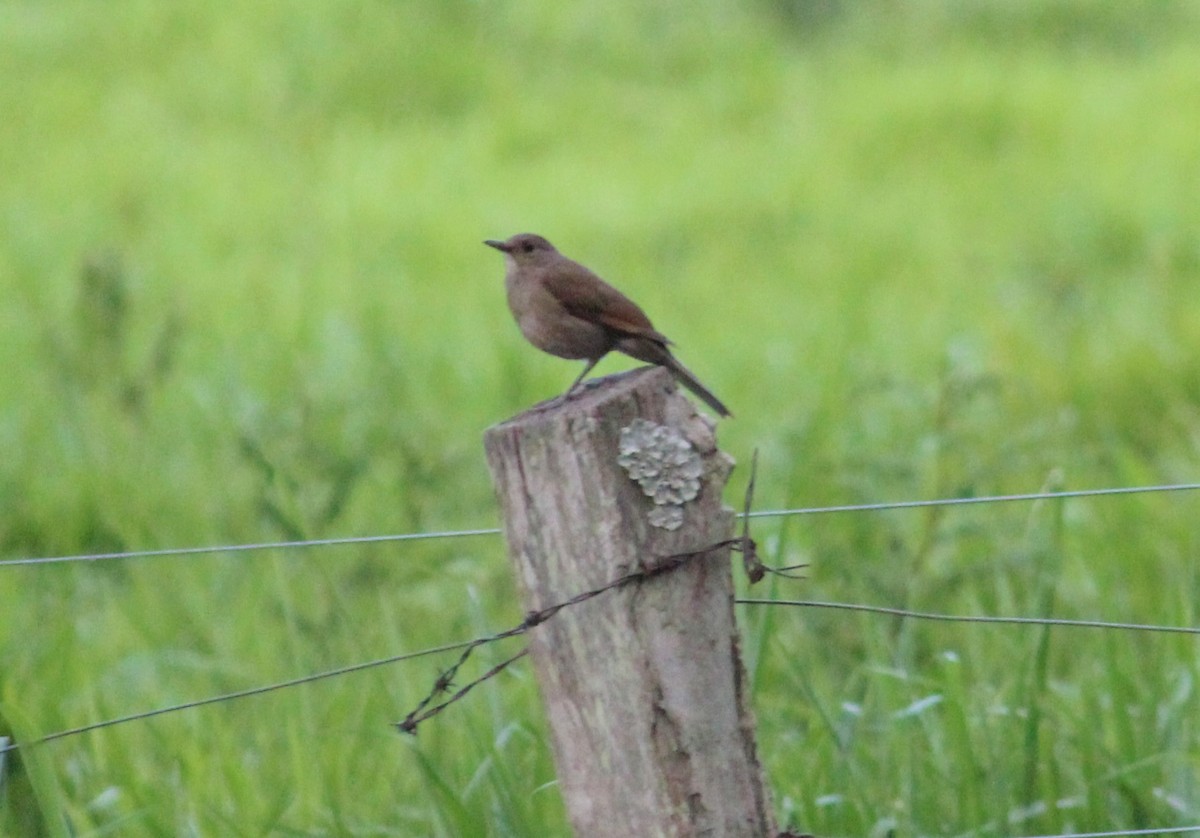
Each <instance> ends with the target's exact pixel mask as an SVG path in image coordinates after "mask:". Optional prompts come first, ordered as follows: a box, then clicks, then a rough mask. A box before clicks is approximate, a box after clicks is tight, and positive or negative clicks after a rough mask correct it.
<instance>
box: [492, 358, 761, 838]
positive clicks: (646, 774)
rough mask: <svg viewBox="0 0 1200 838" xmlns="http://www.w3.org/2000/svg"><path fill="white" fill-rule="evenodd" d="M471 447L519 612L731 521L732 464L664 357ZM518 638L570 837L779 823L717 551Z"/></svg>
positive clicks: (749, 831) (717, 536) (726, 573)
mask: <svg viewBox="0 0 1200 838" xmlns="http://www.w3.org/2000/svg"><path fill="white" fill-rule="evenodd" d="M638 420H641V421H638ZM484 444H485V448H486V449H487V457H488V464H489V466H490V468H491V471H492V478H493V481H494V483H495V486H496V492H497V495H498V496H499V500H500V505H501V508H502V514H503V520H504V531H505V536H506V538H507V540H508V549H509V555H510V558H511V559H512V562H513V565H514V568H515V569H516V572H517V576H518V578H519V582H520V587H521V589H522V595H523V597H524V606H525V609H526V610H527V611H529V612H533V611H538V610H541V609H543V608H546V607H547V606H550V605H554V604H556V603H559V602H562V601H564V600H566V599H569V598H570V597H572V596H574V595H576V594H579V593H582V592H584V591H589V590H593V589H595V588H599V587H601V586H603V585H605V584H606V583H609V582H611V581H612V580H614V579H616V578H618V577H620V576H622V575H624V574H626V573H629V572H630V571H631V570H636V569H638V568H641V567H646V566H654V565H655V563H656V559H657V557H664V556H671V555H675V554H679V553H681V552H685V551H693V550H696V549H698V548H702V547H705V546H706V545H710V544H715V543H717V542H721V541H723V540H725V539H727V538H729V537H730V534H731V532H732V526H733V513H732V511H731V510H729V509H728V508H726V507H724V506H723V505H722V503H721V490H722V488H723V487H724V485H725V480H726V478H727V477H728V475H729V471H730V469H731V461H730V459H729V458H728V457H727V456H726V455H725V454H723V453H721V452H720V451H719V450H718V449H717V447H716V440H715V438H714V435H713V431H712V429H711V427H710V425H709V424H708V422H707V421H706V420H705V419H702V418H701V417H699V416H698V415H697V414H696V412H695V410H694V409H693V408H692V406H691V403H690V402H688V401H687V400H686V399H685V397H684V396H682V395H681V394H680V393H679V392H677V390H676V388H675V385H674V382H673V380H672V378H671V376H670V374H669V373H667V372H666V371H665V370H663V369H659V368H645V369H640V370H634V371H632V372H630V373H625V374H622V375H619V376H611V377H609V378H605V379H602V380H600V381H599V382H595V383H594V384H593V385H592V386H591V387H589V388H588V389H587V390H586V391H585V392H583V393H580V394H577V395H576V396H575V397H574V398H572V399H571V400H570V401H568V402H566V403H565V404H562V405H556V406H552V407H548V408H540V409H539V408H535V409H533V410H531V411H529V412H527V413H524V414H522V415H520V416H518V417H516V418H514V419H512V420H510V421H507V422H504V423H501V424H499V425H496V426H495V427H493V428H490V429H489V430H488V431H487V433H486V435H485V439H484ZM622 464H623V465H622ZM627 470H632V472H633V474H634V476H635V477H640V478H641V479H642V483H643V486H639V484H638V483H637V482H635V481H634V480H633V479H631V477H630V476H629V474H628V473H627ZM647 491H653V492H655V494H656V497H655V498H654V499H652V498H650V497H648V496H647V494H646V492H647ZM697 492H698V493H697ZM693 495H694V497H693ZM656 501H658V502H657V503H656ZM672 501H678V502H672ZM651 521H655V522H656V523H657V525H654V524H652V523H651ZM664 524H665V525H666V526H667V527H670V526H671V525H672V524H674V525H675V527H676V528H674V529H669V528H664V526H662V525H664ZM530 651H531V655H532V657H533V662H534V667H535V670H536V672H537V676H538V681H539V684H540V688H541V694H542V701H543V703H544V705H545V708H546V713H547V716H548V719H549V723H550V729H551V737H552V740H553V748H554V754H555V761H556V764H557V768H558V779H559V785H560V788H561V791H562V794H563V799H564V801H565V803H566V807H567V810H568V812H569V814H570V818H571V821H572V824H573V826H574V828H575V831H576V834H578V835H580V836H588V838H593V836H599V837H600V838H603V836H620V838H628V837H629V836H633V835H636V836H659V835H663V836H691V835H711V836H774V835H775V827H774V818H773V814H772V811H771V803H770V795H769V793H768V792H767V790H766V787H765V784H764V782H763V777H762V769H761V766H760V764H759V761H758V755H757V746H756V743H755V739H754V717H753V714H752V713H751V710H750V707H749V703H748V696H747V693H746V690H747V685H746V679H745V674H744V671H743V668H742V662H741V656H740V653H739V646H738V635H737V627H736V625H735V623H734V616H733V582H732V576H731V571H730V564H729V548H728V547H721V548H718V549H715V550H711V551H709V552H708V553H707V554H706V555H703V556H700V557H697V558H695V559H693V560H691V561H688V562H686V563H685V564H683V565H682V566H680V567H678V568H675V569H673V570H670V571H668V572H665V573H661V574H658V575H656V576H654V577H652V578H647V579H639V580H637V581H635V582H634V583H633V584H630V585H626V586H623V587H621V588H618V589H614V590H610V591H607V592H605V593H603V594H601V595H600V596H598V597H595V598H593V599H591V600H588V601H586V602H583V603H580V604H578V605H576V606H573V607H571V608H567V609H564V610H562V611H560V612H558V614H557V615H556V616H554V617H553V618H552V619H550V620H548V621H547V622H545V623H543V624H541V625H539V626H537V627H535V628H534V629H533V630H532V631H531V633H530Z"/></svg>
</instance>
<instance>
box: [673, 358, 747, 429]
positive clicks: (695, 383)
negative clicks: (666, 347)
mask: <svg viewBox="0 0 1200 838" xmlns="http://www.w3.org/2000/svg"><path fill="white" fill-rule="evenodd" d="M667 357H668V358H670V360H669V361H668V362H667V363H665V364H664V365H663V366H665V367H667V368H668V369H670V370H671V372H672V373H674V374H675V378H677V379H678V380H679V383H680V384H682V385H683V386H684V387H686V388H688V389H689V390H691V391H692V392H693V393H695V394H696V397H697V398H699V399H700V400H701V401H702V402H704V403H705V404H706V405H708V406H709V407H711V408H712V409H713V410H715V411H716V412H717V415H718V416H732V415H733V414H732V413H730V412H729V408H727V407H726V406H725V404H724V402H722V401H721V400H720V399H718V398H717V397H716V396H714V395H713V393H712V391H711V390H709V389H708V388H707V387H705V386H704V385H703V384H701V383H700V379H698V378H696V376H694V375H692V371H691V370H689V369H688V368H687V367H685V366H684V365H683V364H681V363H679V360H678V359H677V358H676V357H675V356H674V355H671V354H670V353H667Z"/></svg>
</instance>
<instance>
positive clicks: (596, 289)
mask: <svg viewBox="0 0 1200 838" xmlns="http://www.w3.org/2000/svg"><path fill="white" fill-rule="evenodd" d="M544 284H545V288H546V290H547V291H549V292H550V294H551V296H553V297H554V299H556V300H557V301H558V303H559V305H561V306H562V307H563V308H564V309H565V310H566V311H567V313H568V314H570V315H571V316H572V317H578V318H580V319H581V320H587V321H588V322H590V323H598V324H600V325H601V326H604V327H606V328H608V329H612V330H613V331H615V332H620V333H622V334H627V335H637V336H639V337H646V338H650V339H651V340H654V341H657V342H659V343H662V344H663V345H670V343H671V341H669V340H667V337H666V335H664V334H662V333H661V332H659V331H657V330H656V329H655V328H654V324H653V323H651V322H650V318H649V317H647V316H646V313H645V312H643V311H642V310H641V309H640V308H638V305H637V303H635V302H634V301H633V300H631V299H629V298H628V297H626V296H625V295H624V294H622V293H621V292H620V291H618V290H617V289H616V288H613V287H612V286H611V285H609V284H608V283H607V282H605V281H604V280H602V279H601V278H600V277H598V276H596V275H595V274H594V273H592V272H591V271H590V270H588V269H587V268H585V267H584V266H583V265H580V264H579V263H578V262H571V263H570V266H569V267H567V266H564V265H561V264H560V265H556V266H555V270H553V271H547V272H546V274H545V275H544Z"/></svg>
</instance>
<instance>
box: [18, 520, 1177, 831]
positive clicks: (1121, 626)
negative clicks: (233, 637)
mask: <svg viewBox="0 0 1200 838" xmlns="http://www.w3.org/2000/svg"><path fill="white" fill-rule="evenodd" d="M724 546H729V545H728V543H727V542H722V543H720V544H717V545H714V547H712V548H709V550H711V549H715V548H718V547H724ZM706 552H708V550H703V551H695V552H692V553H686V554H679V555H678V556H675V557H670V558H671V559H680V560H679V561H676V562H674V563H668V564H663V565H659V566H655V567H653V568H649V569H642V570H638V571H633V572H631V573H629V574H626V575H624V576H622V577H619V578H618V579H615V580H613V581H612V582H610V583H608V584H607V585H603V586H601V587H600V588H596V589H594V590H591V591H587V592H585V593H582V594H577V595H576V596H573V597H571V598H570V599H568V600H565V601H563V602H560V603H556V604H555V605H551V606H548V607H546V608H544V609H542V610H541V611H538V612H534V613H533V614H530V615H529V616H527V617H526V618H525V619H524V620H522V621H521V623H519V624H518V625H516V626H513V627H512V628H509V629H506V630H504V631H500V632H496V633H495V634H489V635H485V636H483V637H477V638H475V639H473V640H463V641H459V642H457V643H448V644H445V645H443V646H435V647H431V648H428V649H421V650H419V651H416V652H406V653H404V654H399V655H392V656H390V657H386V658H378V659H376V660H371V661H365V662H362V663H355V664H350V665H348V666H342V667H338V668H336V669H329V670H325V671H322V672H316V673H313V674H310V675H302V676H300V677H297V678H291V679H288V680H286V681H278V682H275V683H272V684H265V685H262V686H258V687H249V688H247V689H244V690H237V691H234V692H229V693H222V694H220V695H215V696H210V697H208V698H201V699H196V700H194V701H185V702H181V703H179V704H171V705H167V706H165V707H159V708H156V709H153V710H146V711H143V712H140V713H130V714H128V715H125V716H119V717H116V718H113V719H108V720H105V721H100V722H94V723H92V724H87V725H80V726H79V727H74V728H70V729H67V730H61V731H57V732H55V733H50V734H47V735H45V736H42V737H39V738H38V739H34V740H31V741H29V742H26V743H17V742H13V743H11V744H8V745H0V756H3V755H4V754H5V753H7V752H9V751H15V750H18V749H19V748H21V747H22V744H23V745H24V746H25V747H29V746H32V745H43V744H46V743H48V742H53V741H55V740H56V739H64V738H67V737H70V736H77V735H80V734H84V733H91V732H93V731H96V730H101V729H103V728H106V727H113V726H115V725H119V724H125V723H127V722H134V721H140V720H143V719H149V718H153V717H155V716H162V715H166V714H168V713H176V712H181V711H183V710H192V709H195V708H198V707H204V706H206V705H209V704H218V703H222V702H226V701H235V700H237V699H242V698H250V697H253V696H258V695H263V694H265V693H269V692H274V691H276V690H282V689H286V688H289V687H298V686H301V685H304V684H311V683H313V682H316V681H322V680H325V679H328V678H334V677H337V676H340V675H348V674H351V673H354V672H359V671H362V670H366V669H374V668H376V667H380V666H386V665H388V664H394V663H401V662H403V661H407V660H413V659H416V658H421V657H427V656H429V655H436V654H441V653H445V652H454V651H458V650H460V649H461V650H463V653H462V654H461V655H460V656H459V659H458V661H457V662H455V664H453V665H452V666H451V667H449V668H448V669H446V670H444V671H443V672H441V673H440V674H439V675H438V677H437V678H436V679H435V681H434V685H433V688H432V689H431V690H430V692H429V695H428V696H427V697H426V698H425V699H422V701H421V702H420V703H419V704H418V705H417V707H416V708H415V709H414V710H413V711H412V712H411V713H410V714H409V715H408V717H406V718H405V720H404V721H401V722H397V723H396V727H397V728H398V729H400V730H401V731H403V732H406V733H413V732H415V730H416V727H417V725H419V724H420V723H421V722H423V721H425V720H426V719H428V718H430V717H432V716H434V715H437V714H438V713H440V712H441V711H442V710H444V709H445V708H446V707H447V706H449V705H450V704H453V703H454V702H456V701H458V700H459V699H461V698H462V697H463V696H464V695H466V693H467V692H468V691H470V689H472V688H473V687H476V686H478V685H479V684H481V683H483V682H484V681H486V680H488V679H489V678H491V677H493V676H494V675H496V674H498V673H499V672H500V671H501V670H502V669H503V668H505V667H507V666H508V665H509V664H511V663H513V662H515V661H516V660H518V659H519V658H521V657H523V656H524V655H525V651H524V650H522V651H521V652H520V653H518V654H517V655H514V656H513V657H511V658H509V659H507V660H506V661H504V662H502V663H501V664H499V665H498V666H496V667H493V668H492V669H491V670H489V671H488V672H487V673H485V674H484V675H482V676H480V677H479V678H477V679H475V680H474V681H471V682H470V683H469V684H467V685H466V686H464V687H463V688H461V689H460V690H458V691H457V692H456V693H455V694H454V695H453V696H451V697H450V698H449V699H447V700H446V701H444V702H442V703H441V704H439V705H436V706H435V707H433V708H430V709H428V710H427V709H426V708H427V707H428V706H429V704H430V703H431V702H432V700H433V699H434V698H435V697H436V696H437V695H439V694H441V693H444V692H448V691H449V689H450V687H451V686H452V681H453V678H454V676H455V675H456V674H457V672H458V670H459V669H460V668H461V667H462V665H463V664H465V663H466V661H467V659H468V658H469V657H470V655H471V653H472V652H474V650H475V649H477V648H479V647H480V646H483V645H486V644H489V643H494V642H497V641H499V640H504V639H507V638H510V637H515V636H517V635H520V634H524V633H525V632H527V631H528V630H529V629H531V628H533V627H535V626H537V625H539V624H541V623H543V622H545V621H546V620H548V619H550V618H551V617H553V616H554V614H556V613H558V612H559V611H561V610H563V609H564V608H569V607H571V606H572V605H577V604H579V603H581V602H586V601H587V600H589V599H592V598H593V597H596V596H599V595H600V594H602V593H604V592H606V591H609V590H612V589H614V588H618V587H622V586H624V585H628V584H630V583H631V582H633V581H635V580H637V579H645V578H648V577H649V576H652V575H657V574H659V573H664V572H666V571H669V570H672V569H674V568H675V567H678V566H679V565H680V564H682V563H683V561H686V560H687V559H688V558H691V557H694V556H696V555H701V554H703V553H706ZM734 602H736V603H738V604H740V605H768V606H769V605H779V606H791V607H807V608H829V609H836V610H842V611H863V612H868V613H873V614H882V615H887V616H895V617H903V618H908V619H914V620H926V621H934V622H938V621H940V622H956V623H1007V624H1015V625H1037V626H1064V627H1070V628H1099V629H1113V630H1118V631H1146V632H1165V633H1179V634H1200V628H1196V627H1190V626H1168V625H1153V624H1145V623H1121V622H1108V621H1102V620H1068V619H1060V618H1055V617H1003V616H1000V617H995V616H980V615H959V614H938V613H933V612H927V611H911V610H908V609H903V608H889V607H887V606H880V605H862V604H859V603H850V602H824V601H818V600H783V599H751V598H737V599H735V600H734ZM1115 834H1118V835H1121V834H1126V833H1115ZM1129 834H1138V833H1129ZM1150 834H1153V833H1150ZM1060 838H1061V836H1060Z"/></svg>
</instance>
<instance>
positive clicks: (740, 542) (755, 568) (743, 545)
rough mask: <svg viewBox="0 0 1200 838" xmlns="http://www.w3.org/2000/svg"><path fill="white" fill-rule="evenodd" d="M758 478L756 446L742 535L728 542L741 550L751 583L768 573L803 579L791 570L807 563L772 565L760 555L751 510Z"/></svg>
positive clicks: (731, 546) (751, 462) (744, 509)
mask: <svg viewBox="0 0 1200 838" xmlns="http://www.w3.org/2000/svg"><path fill="white" fill-rule="evenodd" d="M757 479H758V449H757V448H755V449H754V454H753V456H752V457H751V458H750V480H749V482H748V483H747V484H746V499H745V503H744V507H743V509H742V537H741V538H735V539H733V540H731V541H730V542H728V544H729V546H730V548H731V549H733V550H738V551H739V552H741V554H742V567H744V568H745V569H746V578H747V579H749V580H750V584H751V585H753V584H754V583H756V582H761V581H762V579H763V577H764V576H766V575H767V574H768V573H774V574H776V575H778V576H783V577H785V578H787V579H803V578H804V577H803V576H800V575H798V574H795V573H792V572H791V571H794V570H799V569H800V568H803V567H808V565H807V564H795V565H791V566H789V567H770V566H768V565H765V564H763V563H762V560H761V559H760V558H759V557H758V542H756V541H755V540H754V539H753V538H751V537H750V518H751V514H750V510H751V508H752V506H753V504H754V484H755V482H756V480H757Z"/></svg>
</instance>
